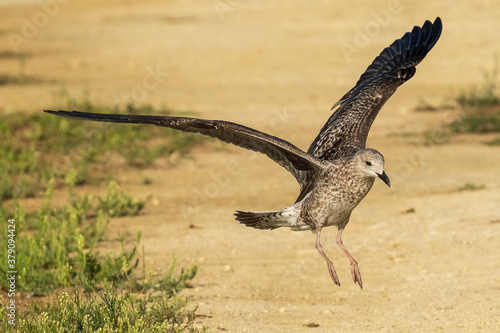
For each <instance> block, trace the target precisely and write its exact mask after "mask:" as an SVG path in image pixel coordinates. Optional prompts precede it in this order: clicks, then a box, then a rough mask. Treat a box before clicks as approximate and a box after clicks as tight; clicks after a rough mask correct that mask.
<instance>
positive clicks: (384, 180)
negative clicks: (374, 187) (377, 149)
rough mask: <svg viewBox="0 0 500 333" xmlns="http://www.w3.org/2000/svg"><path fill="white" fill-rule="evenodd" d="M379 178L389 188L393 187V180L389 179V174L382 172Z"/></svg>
mask: <svg viewBox="0 0 500 333" xmlns="http://www.w3.org/2000/svg"><path fill="white" fill-rule="evenodd" d="M377 176H378V178H380V179H382V181H383V182H384V183H385V184H386V185H387V186H389V187H391V180H390V179H389V177H387V174H386V173H385V171H384V172H382V174H381V175H379V174H377Z"/></svg>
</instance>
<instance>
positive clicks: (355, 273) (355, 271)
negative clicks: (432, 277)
mask: <svg viewBox="0 0 500 333" xmlns="http://www.w3.org/2000/svg"><path fill="white" fill-rule="evenodd" d="M343 230H344V228H342V229H339V233H338V234H337V245H338V246H339V247H340V248H341V249H342V251H344V252H345V254H347V257H348V258H349V261H350V262H351V275H352V279H353V280H354V283H357V284H359V286H360V287H361V289H363V281H361V273H360V272H359V267H358V262H357V261H356V260H355V259H354V258H353V257H352V255H351V254H350V253H349V251H347V249H346V248H345V246H344V243H343V242H342V231H343Z"/></svg>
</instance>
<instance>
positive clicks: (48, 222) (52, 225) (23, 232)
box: [0, 174, 144, 295]
mask: <svg viewBox="0 0 500 333" xmlns="http://www.w3.org/2000/svg"><path fill="white" fill-rule="evenodd" d="M71 175H72V176H71ZM75 179H76V176H75V175H74V174H70V175H69V176H68V178H67V184H68V188H69V192H70V196H69V202H68V203H67V204H66V205H65V206H63V207H60V208H55V207H53V205H52V196H53V193H54V187H55V181H54V180H52V181H50V182H49V187H48V189H47V191H46V192H45V198H44V202H43V203H42V205H41V207H40V208H39V210H37V211H35V212H31V213H26V212H25V209H24V207H23V206H21V205H18V206H17V208H16V209H15V212H12V213H8V212H7V210H6V209H4V210H1V211H0V218H1V220H0V227H1V228H3V229H4V230H7V227H6V225H5V224H6V223H7V222H6V221H7V220H8V218H12V216H13V218H14V219H15V221H16V229H17V230H16V249H17V250H16V260H17V261H16V269H17V271H18V272H19V275H18V277H17V281H18V288H19V290H20V291H31V292H33V293H35V294H36V295H41V294H46V293H47V292H48V291H50V290H52V289H53V288H56V287H63V286H66V287H67V286H74V285H76V284H77V283H78V281H81V280H93V281H96V282H100V281H105V280H107V279H108V278H109V277H110V276H114V277H115V278H116V277H118V278H121V279H126V277H127V275H129V274H130V273H131V271H129V270H126V271H123V270H122V268H123V267H124V266H127V265H128V266H133V265H132V264H131V262H133V261H136V260H138V259H137V258H136V251H135V250H134V251H133V252H132V253H127V252H126V251H125V249H123V251H122V253H121V254H120V255H118V256H117V257H111V256H110V255H109V254H108V255H107V256H106V257H105V258H102V257H100V256H99V252H98V251H96V250H95V245H96V244H97V243H98V242H99V241H100V240H101V238H102V236H103V234H104V232H105V229H106V226H107V224H108V222H109V218H110V216H115V215H116V214H117V212H118V213H119V215H120V216H125V215H127V214H129V215H134V214H137V213H138V212H139V211H140V210H141V209H142V207H143V206H144V202H138V201H135V200H133V199H131V198H130V197H129V196H128V195H126V194H125V193H123V192H122V191H121V190H120V189H119V188H118V187H117V184H116V183H113V182H112V183H111V184H110V186H109V190H108V193H107V195H106V199H101V198H98V200H99V203H100V204H99V205H96V204H95V203H93V201H95V200H91V199H89V198H88V197H87V196H85V197H78V196H76V195H74V193H72V186H74V182H75ZM103 203H104V204H103ZM113 205H117V207H118V210H115V207H114V206H113ZM8 216H9V217H8ZM6 236H7V235H6V234H4V233H1V234H0V243H1V244H5V242H6V239H5V237H6ZM139 241H140V235H139V236H138V238H137V241H136V245H135V247H134V249H135V248H136V247H137V246H138V243H139ZM0 253H1V256H0V257H1V262H0V272H2V273H4V274H6V271H8V270H9V269H7V267H6V265H7V259H6V258H7V247H4V248H2V249H1V250H0ZM134 268H135V267H134ZM0 284H1V285H2V286H4V287H6V281H0Z"/></svg>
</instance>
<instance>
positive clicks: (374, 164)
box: [356, 149, 391, 187]
mask: <svg viewBox="0 0 500 333" xmlns="http://www.w3.org/2000/svg"><path fill="white" fill-rule="evenodd" d="M356 163H357V167H358V170H359V171H360V172H361V173H362V174H363V175H365V176H368V177H373V178H377V177H378V178H380V179H381V180H382V181H383V182H384V183H385V184H386V185H387V186H389V187H391V181H390V180H389V177H387V174H386V173H385V172H384V156H382V154H381V153H379V152H378V151H376V150H375V149H363V150H361V151H360V152H358V153H357V154H356Z"/></svg>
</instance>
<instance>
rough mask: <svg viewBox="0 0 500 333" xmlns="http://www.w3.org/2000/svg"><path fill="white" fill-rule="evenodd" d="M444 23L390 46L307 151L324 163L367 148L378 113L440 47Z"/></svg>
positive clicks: (426, 26) (417, 29)
mask: <svg viewBox="0 0 500 333" xmlns="http://www.w3.org/2000/svg"><path fill="white" fill-rule="evenodd" d="M441 30H442V24H441V19H440V18H439V17H438V18H436V20H435V21H434V23H431V22H430V21H425V23H424V25H423V26H422V27H417V26H415V27H414V28H413V30H412V31H411V32H407V33H406V34H404V36H403V37H401V39H397V40H396V41H395V42H394V43H392V44H391V46H389V47H386V48H385V49H384V50H383V51H382V53H380V55H379V56H378V57H376V58H375V60H374V61H373V62H372V64H371V65H370V66H368V68H367V69H366V71H365V72H364V73H363V75H361V77H360V78H359V80H358V82H357V83H356V85H355V86H354V88H352V89H351V90H350V91H349V92H348V93H347V94H345V95H344V96H343V97H342V98H341V99H340V100H339V101H338V102H337V103H335V105H334V106H333V107H332V110H333V109H334V108H336V107H338V108H337V110H336V111H335V112H334V113H333V115H332V116H331V117H330V119H328V121H327V123H326V124H325V125H324V126H323V128H322V129H321V131H320V133H319V135H318V136H317V137H316V139H315V140H314V141H313V143H312V144H311V146H310V147H309V150H308V151H307V152H308V153H309V154H311V155H312V156H314V157H316V158H318V159H321V160H332V159H336V158H340V157H343V156H347V155H351V154H352V153H353V152H355V151H356V150H358V149H360V148H364V147H365V144H366V137H367V136H368V131H369V130H370V127H371V125H372V123H373V121H374V120H375V117H376V116H377V114H378V112H379V111H380V109H381V108H382V106H383V105H384V104H385V102H386V101H387V100H388V99H389V97H391V96H392V94H393V93H394V92H395V91H396V89H397V88H398V87H399V86H400V85H402V84H403V83H404V82H406V81H408V80H409V79H410V78H411V77H412V76H413V75H414V74H415V66H417V65H418V64H419V63H420V61H422V59H424V57H425V56H426V55H427V53H428V52H429V51H430V50H431V49H432V47H433V46H434V44H436V42H437V40H438V39H439V36H440V35H441Z"/></svg>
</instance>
